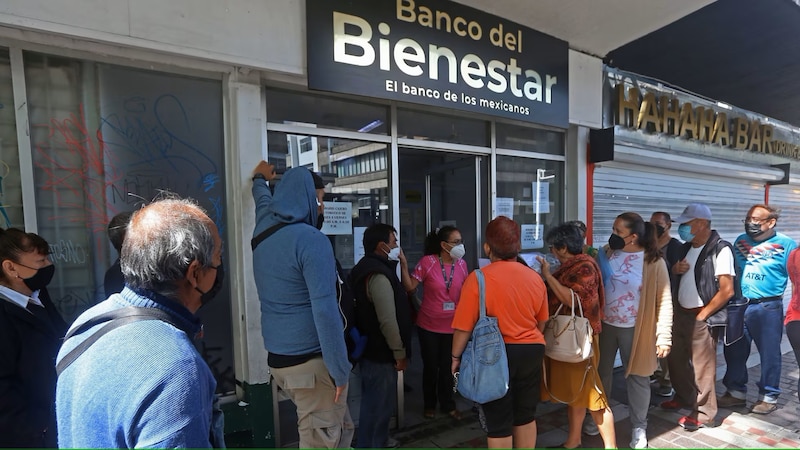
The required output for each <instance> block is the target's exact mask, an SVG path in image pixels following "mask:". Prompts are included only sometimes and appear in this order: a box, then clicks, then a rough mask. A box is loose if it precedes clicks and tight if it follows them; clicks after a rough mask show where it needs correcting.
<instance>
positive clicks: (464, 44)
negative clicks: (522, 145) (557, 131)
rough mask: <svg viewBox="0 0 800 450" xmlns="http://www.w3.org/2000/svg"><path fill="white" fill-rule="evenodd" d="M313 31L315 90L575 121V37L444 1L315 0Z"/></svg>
mask: <svg viewBox="0 0 800 450" xmlns="http://www.w3.org/2000/svg"><path fill="white" fill-rule="evenodd" d="M531 7H532V8H535V7H536V6H535V3H531ZM306 35H307V49H308V50H307V56H308V87H309V88H311V89H318V90H324V91H332V92H341V93H348V94H355V95H362V96H369V97H378V98H386V99H392V100H398V101H403V102H412V103H419V104H424V105H431V106H440V107H444V108H452V109H459V110H464V111H472V112H477V113H483V114H490V115H493V116H500V117H507V118H511V119H516V120H523V121H526V122H535V123H539V124H543V125H550V126H554V127H561V128H566V127H567V126H568V124H569V111H568V103H569V98H568V91H569V89H568V85H567V83H568V80H567V78H568V45H567V43H566V42H565V41H562V40H560V39H556V38H554V37H552V36H548V35H546V34H543V33H540V32H538V31H535V30H532V29H530V28H526V27H522V26H520V25H518V24H515V23H513V22H510V21H508V20H505V19H502V18H500V17H497V16H493V15H489V14H486V13H483V12H481V11H479V10H476V9H473V8H470V7H467V6H464V5H461V4H458V3H454V2H450V1H444V0H424V1H423V0H307V2H306Z"/></svg>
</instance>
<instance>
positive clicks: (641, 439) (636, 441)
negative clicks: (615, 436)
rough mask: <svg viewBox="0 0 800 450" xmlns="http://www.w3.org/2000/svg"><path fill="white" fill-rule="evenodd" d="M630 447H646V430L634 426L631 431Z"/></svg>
mask: <svg viewBox="0 0 800 450" xmlns="http://www.w3.org/2000/svg"><path fill="white" fill-rule="evenodd" d="M631 448H647V432H646V431H645V429H644V428H634V429H633V432H632V433H631Z"/></svg>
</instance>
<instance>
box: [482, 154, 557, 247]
mask: <svg viewBox="0 0 800 450" xmlns="http://www.w3.org/2000/svg"><path fill="white" fill-rule="evenodd" d="M537 192H538V194H537ZM495 205H496V214H497V215H506V216H508V215H509V214H510V215H512V216H513V217H511V218H512V219H514V220H516V221H517V223H519V224H520V225H521V226H522V253H531V252H540V253H547V251H546V247H545V245H544V236H545V234H546V233H547V232H548V231H549V230H550V228H552V227H554V226H556V225H558V224H560V223H561V222H562V221H563V220H564V163H563V162H560V161H544V160H538V159H526V158H520V157H515V156H503V155H498V156H497V198H496V201H495Z"/></svg>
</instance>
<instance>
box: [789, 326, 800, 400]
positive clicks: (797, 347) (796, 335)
mask: <svg viewBox="0 0 800 450" xmlns="http://www.w3.org/2000/svg"><path fill="white" fill-rule="evenodd" d="M786 337H787V338H789V343H790V344H792V349H793V350H794V358H795V359H796V360H797V362H798V364H800V321H797V320H794V321H791V322H789V323H787V324H786ZM797 398H798V399H800V379H798V380H797Z"/></svg>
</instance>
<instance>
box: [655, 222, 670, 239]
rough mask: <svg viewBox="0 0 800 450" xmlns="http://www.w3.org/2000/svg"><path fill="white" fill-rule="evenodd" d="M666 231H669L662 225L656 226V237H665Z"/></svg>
mask: <svg viewBox="0 0 800 450" xmlns="http://www.w3.org/2000/svg"><path fill="white" fill-rule="evenodd" d="M665 231H667V229H666V228H664V227H662V226H661V225H656V235H657V236H658V237H661V236H663V235H664V232H665Z"/></svg>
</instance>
